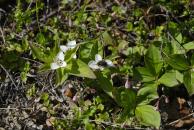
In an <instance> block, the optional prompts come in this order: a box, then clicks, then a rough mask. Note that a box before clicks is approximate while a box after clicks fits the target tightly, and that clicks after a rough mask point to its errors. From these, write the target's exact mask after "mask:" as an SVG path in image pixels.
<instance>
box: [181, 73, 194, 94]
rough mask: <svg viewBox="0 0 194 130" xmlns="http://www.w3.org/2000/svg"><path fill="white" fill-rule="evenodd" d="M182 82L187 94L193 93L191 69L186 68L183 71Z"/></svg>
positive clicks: (193, 78) (193, 79) (193, 84)
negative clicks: (186, 69)
mask: <svg viewBox="0 0 194 130" xmlns="http://www.w3.org/2000/svg"><path fill="white" fill-rule="evenodd" d="M183 83H184V85H185V87H186V89H187V92H188V93H189V95H190V96H191V95H193V94H194V72H193V71H192V70H188V71H186V72H185V73H184V77H183Z"/></svg>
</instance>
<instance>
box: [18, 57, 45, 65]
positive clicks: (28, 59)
mask: <svg viewBox="0 0 194 130" xmlns="http://www.w3.org/2000/svg"><path fill="white" fill-rule="evenodd" d="M21 58H22V59H24V60H27V61H32V62H34V63H37V64H42V63H41V62H38V61H36V60H33V59H30V58H26V57H21Z"/></svg>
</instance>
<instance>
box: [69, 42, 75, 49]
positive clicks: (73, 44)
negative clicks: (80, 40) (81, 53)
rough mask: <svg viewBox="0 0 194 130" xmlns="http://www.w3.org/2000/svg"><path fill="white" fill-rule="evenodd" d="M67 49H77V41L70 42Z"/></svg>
mask: <svg viewBox="0 0 194 130" xmlns="http://www.w3.org/2000/svg"><path fill="white" fill-rule="evenodd" d="M67 47H68V48H69V49H73V48H75V47H76V41H75V40H73V41H69V42H68V43H67Z"/></svg>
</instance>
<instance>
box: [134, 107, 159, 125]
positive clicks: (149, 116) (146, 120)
mask: <svg viewBox="0 0 194 130" xmlns="http://www.w3.org/2000/svg"><path fill="white" fill-rule="evenodd" d="M135 116H136V118H137V119H138V120H139V121H140V123H141V124H143V125H146V126H153V127H156V128H159V127H160V122H161V117H160V113H159V112H158V111H156V110H155V107H153V106H150V105H139V106H137V108H136V110H135Z"/></svg>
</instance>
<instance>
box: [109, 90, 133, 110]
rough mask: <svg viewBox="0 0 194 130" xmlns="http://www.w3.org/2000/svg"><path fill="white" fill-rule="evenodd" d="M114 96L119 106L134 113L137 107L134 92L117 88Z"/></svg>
mask: <svg viewBox="0 0 194 130" xmlns="http://www.w3.org/2000/svg"><path fill="white" fill-rule="evenodd" d="M113 96H114V99H115V101H116V102H117V104H118V105H120V106H121V107H123V108H125V109H127V111H130V112H134V109H135V107H136V93H135V92H134V91H132V90H131V89H126V88H124V87H120V88H115V89H114V90H113Z"/></svg>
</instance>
